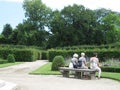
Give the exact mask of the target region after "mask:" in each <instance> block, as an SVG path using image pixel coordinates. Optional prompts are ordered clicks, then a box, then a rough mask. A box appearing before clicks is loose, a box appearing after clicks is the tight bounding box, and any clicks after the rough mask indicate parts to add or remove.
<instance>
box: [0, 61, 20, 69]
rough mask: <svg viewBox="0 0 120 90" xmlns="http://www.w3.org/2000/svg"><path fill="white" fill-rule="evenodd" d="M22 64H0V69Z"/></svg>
mask: <svg viewBox="0 0 120 90" xmlns="http://www.w3.org/2000/svg"><path fill="white" fill-rule="evenodd" d="M21 63H22V62H15V63H5V64H0V68H4V67H8V66H13V65H17V64H21Z"/></svg>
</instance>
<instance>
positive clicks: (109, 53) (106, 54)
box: [48, 49, 120, 62]
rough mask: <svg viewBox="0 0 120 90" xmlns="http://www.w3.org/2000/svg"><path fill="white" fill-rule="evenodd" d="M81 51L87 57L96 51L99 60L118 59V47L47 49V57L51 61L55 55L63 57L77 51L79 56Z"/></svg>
mask: <svg viewBox="0 0 120 90" xmlns="http://www.w3.org/2000/svg"><path fill="white" fill-rule="evenodd" d="M81 52H85V54H86V56H87V57H91V56H92V54H93V53H98V58H99V60H100V61H105V60H106V59H110V58H118V59H120V50H119V49H81V50H53V49H52V50H48V55H49V56H48V59H49V61H50V62H52V60H53V58H54V57H55V56H57V55H62V56H63V57H64V58H65V57H72V55H73V54H74V53H78V54H79V56H80V54H81Z"/></svg>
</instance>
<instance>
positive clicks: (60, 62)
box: [51, 56, 65, 71]
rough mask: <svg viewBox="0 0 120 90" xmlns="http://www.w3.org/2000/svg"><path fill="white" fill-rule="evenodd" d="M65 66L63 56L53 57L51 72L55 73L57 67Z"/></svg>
mask: <svg viewBox="0 0 120 90" xmlns="http://www.w3.org/2000/svg"><path fill="white" fill-rule="evenodd" d="M64 65H65V60H64V58H63V56H55V57H54V59H53V62H52V68H51V69H52V70H53V71H57V70H58V69H59V67H61V66H64Z"/></svg>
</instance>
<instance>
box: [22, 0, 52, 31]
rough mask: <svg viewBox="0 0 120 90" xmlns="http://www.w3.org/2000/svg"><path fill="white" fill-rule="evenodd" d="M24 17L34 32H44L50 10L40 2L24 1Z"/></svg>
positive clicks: (33, 0) (34, 0)
mask: <svg viewBox="0 0 120 90" xmlns="http://www.w3.org/2000/svg"><path fill="white" fill-rule="evenodd" d="M23 8H24V10H25V16H26V18H27V20H28V21H29V22H30V23H31V25H32V26H33V27H34V30H45V26H47V25H48V22H49V19H50V13H51V9H50V8H48V7H46V5H45V4H43V3H42V1H41V0H25V1H24V4H23Z"/></svg>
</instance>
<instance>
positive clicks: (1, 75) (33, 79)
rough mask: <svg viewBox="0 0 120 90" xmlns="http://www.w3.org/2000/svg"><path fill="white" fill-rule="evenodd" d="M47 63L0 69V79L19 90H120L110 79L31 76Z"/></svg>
mask: <svg viewBox="0 0 120 90" xmlns="http://www.w3.org/2000/svg"><path fill="white" fill-rule="evenodd" d="M46 63H47V61H43V60H38V61H36V62H26V63H24V64H20V65H15V66H11V67H7V68H0V79H2V80H5V81H9V82H13V83H16V84H18V85H19V88H20V89H19V90H120V82H118V81H114V80H110V79H103V78H102V79H100V80H81V79H74V78H64V77H62V76H61V75H29V74H28V73H29V72H30V71H32V70H34V69H36V68H38V67H40V66H42V65H44V64H46Z"/></svg>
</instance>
